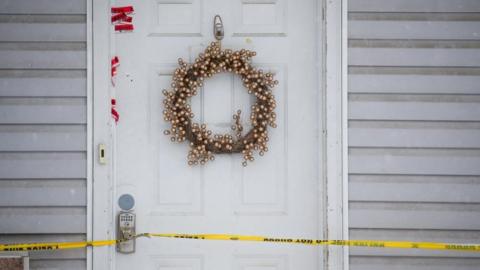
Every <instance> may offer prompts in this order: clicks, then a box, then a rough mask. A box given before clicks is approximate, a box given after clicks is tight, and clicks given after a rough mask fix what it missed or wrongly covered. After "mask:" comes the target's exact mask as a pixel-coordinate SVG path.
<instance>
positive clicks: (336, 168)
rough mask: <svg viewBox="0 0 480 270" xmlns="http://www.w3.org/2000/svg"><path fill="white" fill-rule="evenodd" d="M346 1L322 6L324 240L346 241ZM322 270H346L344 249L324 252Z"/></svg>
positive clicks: (332, 247) (327, 3) (346, 250)
mask: <svg viewBox="0 0 480 270" xmlns="http://www.w3.org/2000/svg"><path fill="white" fill-rule="evenodd" d="M347 11H348V10H347V0H340V1H326V2H325V22H324V23H325V28H324V33H325V34H324V35H325V43H324V46H325V51H324V55H325V59H326V60H325V63H324V65H325V77H324V83H325V112H324V115H325V121H326V124H325V127H324V128H325V129H324V132H325V134H326V153H325V154H326V156H325V158H324V160H325V162H326V166H325V168H326V186H327V198H326V201H327V207H326V211H327V213H326V220H327V225H326V227H327V231H326V233H325V237H326V238H328V239H343V240H346V239H348V134H347V131H348V130H347V128H348V122H347V117H348V111H347V102H348V99H347V98H348V96H347V92H348V91H347V89H348V88H347V71H348V70H347V41H348V40H347V38H348V36H347V34H348V32H347V30H348V28H347V21H348V17H347ZM326 258H327V267H326V269H344V270H348V268H349V267H348V265H349V264H348V247H343V248H341V247H338V246H330V247H329V248H328V254H327V256H326Z"/></svg>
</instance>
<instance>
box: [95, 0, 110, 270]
mask: <svg viewBox="0 0 480 270" xmlns="http://www.w3.org/2000/svg"><path fill="white" fill-rule="evenodd" d="M89 1H91V2H92V3H94V5H93V7H92V15H93V17H92V20H93V23H92V25H93V144H92V147H93V149H92V153H93V166H92V168H93V239H95V240H103V239H114V237H115V231H114V230H115V220H114V218H113V205H114V202H113V196H114V194H113V187H114V185H113V174H112V172H113V166H112V165H113V159H112V157H113V155H112V149H113V147H112V145H113V132H112V121H111V116H110V96H111V95H110V83H111V82H110V28H111V25H110V1H109V0H95V1H94V0H89ZM93 1H94V2H93ZM99 144H104V145H105V146H106V160H107V164H105V165H102V164H100V163H99V162H98V145H99ZM114 253H115V247H112V246H109V247H97V248H93V254H92V265H93V269H95V270H104V269H105V270H108V269H112V267H113V263H112V258H113V255H114Z"/></svg>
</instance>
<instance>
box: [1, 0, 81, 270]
mask: <svg viewBox="0 0 480 270" xmlns="http://www.w3.org/2000/svg"><path fill="white" fill-rule="evenodd" d="M86 6H87V2H86V0H61V1H59V0H37V1H34V0H4V1H1V3H0V242H1V243H15V242H52V241H53V242H55V241H84V240H86V237H87V236H86V233H87V216H86V215H87V201H88V200H87V126H86V124H87V102H86V100H87V96H86V95H87V75H86V74H87V70H86V68H87V55H86V53H87V44H86V33H87V31H86ZM86 257H87V256H86V251H85V250H83V249H79V250H68V251H57V252H47V251H42V252H32V253H31V254H30V258H31V262H30V268H31V269H86V267H87V263H86Z"/></svg>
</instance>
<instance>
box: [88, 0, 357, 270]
mask: <svg viewBox="0 0 480 270" xmlns="http://www.w3.org/2000/svg"><path fill="white" fill-rule="evenodd" d="M87 1H88V4H87V7H89V10H90V14H91V15H89V16H87V17H88V18H87V20H88V21H90V22H91V26H92V27H91V30H89V31H87V33H88V35H89V38H91V42H89V44H90V45H91V49H89V56H88V57H91V59H92V61H91V62H92V64H91V77H92V80H91V83H92V86H93V91H90V92H89V94H90V97H89V98H90V100H91V102H90V103H89V104H90V105H89V109H88V110H89V112H91V116H92V117H91V118H90V119H91V122H92V124H91V125H90V126H91V129H92V137H91V143H90V147H91V148H90V150H91V151H90V152H91V153H92V155H93V156H92V157H91V160H92V164H91V166H89V167H90V169H89V170H91V172H90V173H91V174H92V176H93V177H92V183H91V192H90V195H89V202H91V203H90V205H89V206H88V207H89V209H91V211H90V214H89V217H87V218H88V219H90V220H91V221H92V223H91V224H92V226H91V227H89V228H88V230H90V231H91V233H90V237H91V239H96V240H100V239H113V238H114V237H115V230H116V228H115V224H116V220H115V207H114V203H115V202H114V201H115V189H114V187H115V176H114V166H115V165H114V164H115V160H114V144H115V138H114V137H115V123H114V121H113V120H112V118H111V115H110V99H111V97H112V87H111V81H110V59H111V56H112V52H114V46H115V44H111V42H110V40H112V35H114V33H112V31H111V29H112V26H111V23H110V1H109V0H95V1H94V0H87ZM347 1H348V0H339V1H328V0H317V15H318V17H317V18H318V20H317V29H318V31H320V32H321V33H320V34H319V35H318V36H317V37H318V38H317V40H318V42H319V44H321V45H320V46H318V55H317V58H318V59H317V60H318V66H319V74H318V75H319V78H321V81H320V82H321V83H320V84H319V85H320V89H319V95H318V102H322V103H321V104H323V105H324V106H321V108H322V110H319V111H318V119H319V120H318V121H319V125H320V126H321V127H322V128H321V130H319V131H318V132H319V133H320V132H321V133H322V134H323V135H324V140H323V141H322V142H321V147H322V149H324V151H319V152H320V155H321V160H322V164H319V166H320V168H323V173H322V174H321V175H320V177H321V178H322V179H319V183H322V185H323V187H324V188H325V189H326V190H325V193H324V196H323V197H324V198H322V199H321V200H322V202H321V204H320V205H323V206H324V207H323V210H322V213H321V220H322V224H321V227H323V228H324V230H323V237H324V238H325V239H345V240H346V239H348V151H347V150H348V148H347V143H348V141H347V138H348V134H347V113H348V111H347V102H348V100H347V98H348V97H347V34H348V33H347V19H348V18H347ZM87 25H88V23H87ZM319 135H320V134H319ZM100 144H103V145H105V147H106V149H105V150H106V151H105V153H106V160H107V163H106V164H103V165H102V164H100V163H99V159H98V152H99V149H98V146H99V145H100ZM90 237H89V240H90ZM322 250H323V258H324V260H323V268H324V269H344V270H348V266H349V264H348V247H343V248H342V247H327V248H324V249H322ZM115 252H116V251H115V247H114V246H109V247H94V248H93V251H92V252H90V251H89V252H87V265H88V269H94V270H103V269H115ZM321 252H322V251H321Z"/></svg>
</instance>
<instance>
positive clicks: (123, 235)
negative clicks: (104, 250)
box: [117, 211, 136, 254]
mask: <svg viewBox="0 0 480 270" xmlns="http://www.w3.org/2000/svg"><path fill="white" fill-rule="evenodd" d="M135 223H136V220H135V214H134V213H133V211H120V213H119V214H118V225H117V226H118V231H117V239H118V240H119V242H118V243H117V251H118V252H120V253H125V254H128V253H134V252H135V234H136V230H135Z"/></svg>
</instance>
